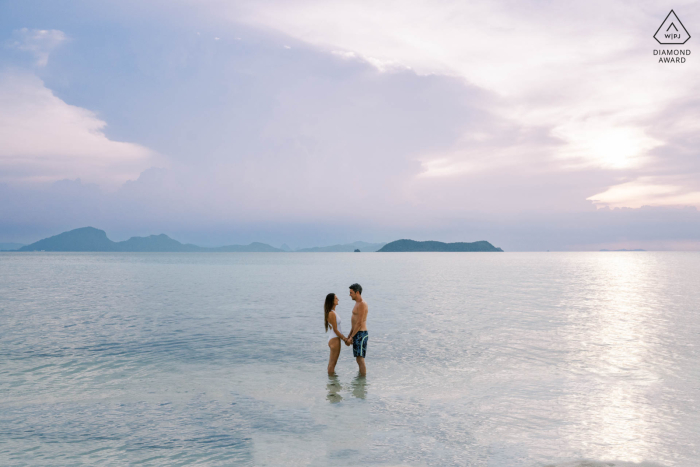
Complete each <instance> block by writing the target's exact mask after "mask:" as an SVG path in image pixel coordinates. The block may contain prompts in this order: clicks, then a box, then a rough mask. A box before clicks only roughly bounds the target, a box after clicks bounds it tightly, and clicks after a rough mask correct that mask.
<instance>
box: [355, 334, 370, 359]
mask: <svg viewBox="0 0 700 467" xmlns="http://www.w3.org/2000/svg"><path fill="white" fill-rule="evenodd" d="M367 337H368V336H367V331H357V334H355V335H354V336H353V337H352V356H353V357H362V358H365V355H366V354H367Z"/></svg>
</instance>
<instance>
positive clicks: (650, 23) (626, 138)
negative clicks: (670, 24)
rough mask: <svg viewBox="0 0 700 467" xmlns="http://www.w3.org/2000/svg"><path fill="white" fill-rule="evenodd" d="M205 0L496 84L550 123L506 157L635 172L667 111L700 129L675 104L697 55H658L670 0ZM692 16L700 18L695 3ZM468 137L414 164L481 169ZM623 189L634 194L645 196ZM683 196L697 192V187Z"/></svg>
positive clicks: (328, 43)
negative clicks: (660, 59)
mask: <svg viewBox="0 0 700 467" xmlns="http://www.w3.org/2000/svg"><path fill="white" fill-rule="evenodd" d="M206 4H207V5H209V7H210V8H211V9H212V10H213V11H216V12H217V14H219V15H225V16H226V17H227V18H228V19H229V20H230V21H231V22H234V23H239V22H244V23H246V24H250V25H255V26H258V27H263V28H266V29H268V30H275V31H279V32H281V33H283V34H286V35H289V36H291V37H293V38H295V39H297V40H300V41H303V42H306V43H308V44H311V45H313V46H315V47H318V48H319V49H321V50H326V51H328V52H329V53H331V54H335V55H336V56H341V57H345V58H348V59H349V58H355V57H359V58H362V59H364V60H365V61H366V62H367V63H369V64H372V65H373V66H375V67H376V68H377V70H379V71H380V72H392V71H394V70H396V69H399V68H401V67H403V68H404V69H406V68H408V69H410V70H413V71H415V72H416V73H417V74H419V75H432V74H438V75H448V76H454V77H459V78H461V79H463V80H464V81H465V82H467V83H470V84H471V85H474V86H477V87H479V88H481V89H483V90H485V91H488V92H491V93H494V95H495V96H497V97H498V100H497V101H494V102H493V103H492V105H491V106H490V107H489V112H490V113H492V114H494V115H495V116H497V117H499V118H500V119H501V121H507V122H510V123H511V124H512V125H513V126H514V127H517V128H518V129H519V131H523V132H525V133H530V132H534V131H542V130H544V132H545V133H546V136H547V137H546V138H542V143H543V144H542V145H541V146H540V147H536V145H535V146H532V145H530V146H526V147H522V148H520V147H517V148H516V147H513V148H504V147H502V148H500V149H498V148H492V150H490V158H491V159H493V158H494V157H495V158H496V159H497V160H498V166H501V167H502V166H505V165H511V166H518V165H525V164H527V163H528V162H532V163H538V161H539V160H540V159H542V158H547V159H548V160H550V161H552V162H553V163H552V164H550V166H549V167H550V169H552V173H554V172H556V171H557V170H558V171H560V172H561V171H564V172H567V171H570V170H579V169H585V170H588V169H603V170H606V171H610V172H614V173H616V175H617V177H618V178H619V176H620V174H621V173H625V174H627V175H630V176H635V175H636V176H639V175H640V174H641V173H642V172H643V171H645V170H652V169H654V168H656V167H657V166H658V163H659V162H660V159H659V154H660V151H661V150H662V149H663V148H665V147H668V146H676V145H677V142H678V139H670V138H669V137H668V135H667V134H666V135H664V134H660V133H659V132H658V131H655V128H658V126H659V123H661V119H662V118H664V115H666V114H668V115H672V117H671V118H672V119H673V125H674V126H675V127H676V128H683V129H684V132H685V134H693V133H695V134H697V133H698V131H699V130H700V115H698V112H697V111H694V112H685V113H684V114H682V115H679V114H673V113H672V112H673V110H674V109H676V108H678V107H679V106H682V105H683V104H682V103H681V102H682V101H683V100H684V99H687V98H688V97H689V96H693V95H696V94H697V93H698V91H700V87H699V86H698V84H697V79H696V76H697V75H698V72H700V61H698V60H695V61H692V63H691V61H688V62H687V63H685V64H683V66H682V67H674V68H673V69H670V68H669V67H667V66H666V67H665V66H664V65H660V64H658V63H656V60H655V59H654V57H653V55H652V54H651V49H652V48H653V47H654V46H655V45H656V43H655V42H654V41H653V39H652V37H651V35H652V34H653V32H654V30H655V29H656V28H657V27H658V24H660V22H661V21H662V20H663V18H664V16H665V15H666V13H667V10H666V9H663V8H662V9H659V8H657V7H652V5H651V4H649V5H646V4H644V5H643V6H642V7H640V6H639V5H637V4H635V5H634V6H631V5H630V4H629V3H627V2H625V1H602V0H596V1H593V2H587V3H585V4H572V3H567V4H551V3H545V4H543V3H541V2H537V1H526V2H520V3H514V2H509V1H499V2H492V1H475V2H458V1H445V2H438V3H436V2H432V1H427V0H426V1H423V0H415V1H410V2H395V1H384V2H376V1H356V0H353V1H339V2H332V3H328V2H323V1H317V0H306V1H300V2H294V3H289V2H284V1H267V2H253V1H244V2H235V3H227V2H221V1H218V0H210V1H209V2H207V3H206ZM200 5H201V3H200ZM684 14H685V15H686V16H684V18H687V19H688V21H692V20H693V19H694V18H693V16H692V10H686V11H684ZM688 14H691V16H687V15H688ZM696 20H698V21H700V17H697V15H696ZM670 83H672V84H671V85H669V84H670ZM695 108H696V109H697V107H695ZM470 132H471V129H465V136H464V137H463V138H462V140H463V141H467V140H469V133H470ZM487 132H488V129H487ZM494 134H498V133H497V132H494ZM553 140H557V141H558V144H552V142H553ZM476 146H479V144H478V143H477V145H476ZM469 147H470V149H468V150H465V145H464V144H463V142H462V143H458V144H456V145H455V146H454V147H453V148H451V149H450V150H448V151H447V152H438V153H436V152H430V153H425V154H423V155H421V156H420V160H421V162H422V164H423V168H424V171H423V173H422V174H420V175H418V176H421V177H425V176H426V175H427V176H431V177H452V176H456V175H459V174H464V173H467V172H470V171H474V170H479V169H478V168H479V167H483V165H484V164H483V163H482V161H483V156H482V155H481V154H482V152H480V151H479V150H473V149H471V148H472V146H471V145H470V146H469ZM664 162H665V163H666V164H668V163H669V162H676V163H675V164H674V163H672V164H671V165H670V166H667V167H668V168H672V167H673V166H674V165H675V166H676V167H680V166H681V165H683V164H684V162H683V161H681V160H679V158H678V157H676V161H669V160H668V158H664ZM678 173H681V172H678ZM677 188H678V189H679V190H681V191H682V190H686V189H687V188H688V187H687V186H678V187H677ZM590 194H592V193H590ZM590 194H589V196H590ZM626 199H627V201H628V202H629V203H631V204H630V205H637V204H639V203H638V202H637V201H635V200H633V199H631V198H626ZM687 200H688V201H689V202H693V203H696V201H695V198H693V197H690V198H687Z"/></svg>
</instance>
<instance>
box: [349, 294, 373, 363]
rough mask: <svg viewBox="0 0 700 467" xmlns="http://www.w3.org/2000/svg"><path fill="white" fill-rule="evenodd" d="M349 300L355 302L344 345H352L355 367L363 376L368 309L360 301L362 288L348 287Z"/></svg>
mask: <svg viewBox="0 0 700 467" xmlns="http://www.w3.org/2000/svg"><path fill="white" fill-rule="evenodd" d="M350 298H352V299H353V300H354V301H355V307H354V308H353V309H352V318H351V319H350V323H351V324H352V329H351V330H350V334H348V337H347V339H345V345H350V344H351V343H352V355H353V356H354V357H355V360H356V361H357V366H359V367H360V375H362V376H365V375H366V374H367V368H365V354H366V353H367V312H368V311H369V307H368V306H367V302H365V301H364V300H362V286H361V285H360V284H352V285H351V286H350Z"/></svg>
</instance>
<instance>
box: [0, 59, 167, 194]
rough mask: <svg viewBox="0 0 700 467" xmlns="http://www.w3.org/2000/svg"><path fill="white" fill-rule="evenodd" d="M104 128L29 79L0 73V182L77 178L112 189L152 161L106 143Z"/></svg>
mask: <svg viewBox="0 0 700 467" xmlns="http://www.w3.org/2000/svg"><path fill="white" fill-rule="evenodd" d="M106 125H107V124H106V123H105V122H104V121H103V120H100V119H99V118H98V117H97V116H96V115H95V113H94V112H91V111H89V110H87V109H83V108H80V107H76V106H73V105H69V104H67V103H65V102H64V101H62V100H61V99H59V98H58V97H56V96H55V95H54V94H53V93H52V92H51V90H50V89H48V88H46V87H45V86H44V83H43V82H42V81H41V80H40V79H39V78H38V77H36V76H35V75H33V74H30V73H26V72H4V73H0V181H7V182H15V183H17V182H41V181H52V180H59V179H62V178H66V177H69V178H73V177H81V178H83V179H85V180H88V181H93V182H103V183H107V184H110V183H112V184H113V183H120V182H124V181H125V180H128V179H130V178H134V177H136V176H138V174H139V173H140V172H141V171H142V170H144V169H145V168H147V167H149V166H150V165H151V164H152V163H153V162H154V159H155V158H156V155H155V154H154V153H153V152H152V151H150V150H149V149H147V148H145V147H143V146H140V145H138V144H133V143H126V142H118V141H112V140H110V139H109V138H107V136H105V134H104V129H105V127H106Z"/></svg>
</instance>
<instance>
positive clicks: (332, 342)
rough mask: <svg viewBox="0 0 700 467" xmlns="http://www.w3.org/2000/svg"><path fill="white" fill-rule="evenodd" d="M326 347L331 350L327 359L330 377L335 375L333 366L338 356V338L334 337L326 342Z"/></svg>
mask: <svg viewBox="0 0 700 467" xmlns="http://www.w3.org/2000/svg"><path fill="white" fill-rule="evenodd" d="M328 347H330V348H331V356H330V358H329V359H328V374H329V375H332V374H333V373H335V364H336V363H338V356H339V355H340V338H339V337H335V338H333V339H331V340H330V341H328Z"/></svg>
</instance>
